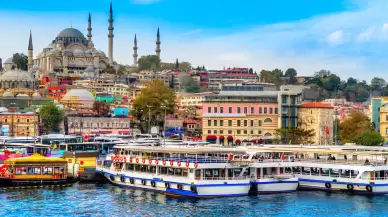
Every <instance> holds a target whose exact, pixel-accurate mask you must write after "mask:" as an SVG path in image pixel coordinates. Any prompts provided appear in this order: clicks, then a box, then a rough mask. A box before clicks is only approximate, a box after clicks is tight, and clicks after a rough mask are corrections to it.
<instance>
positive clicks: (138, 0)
mask: <svg viewBox="0 0 388 217" xmlns="http://www.w3.org/2000/svg"><path fill="white" fill-rule="evenodd" d="M160 1H161V0H132V3H133V4H139V5H149V4H154V3H157V2H160Z"/></svg>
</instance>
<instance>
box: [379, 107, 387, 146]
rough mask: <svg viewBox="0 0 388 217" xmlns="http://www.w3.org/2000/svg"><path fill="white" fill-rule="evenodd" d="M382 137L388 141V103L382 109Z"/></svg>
mask: <svg viewBox="0 0 388 217" xmlns="http://www.w3.org/2000/svg"><path fill="white" fill-rule="evenodd" d="M379 120H380V135H381V136H382V137H384V139H385V140H386V141H388V103H385V104H384V105H382V106H381V107H380V118H379Z"/></svg>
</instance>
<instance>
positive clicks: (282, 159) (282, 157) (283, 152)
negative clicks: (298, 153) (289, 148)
mask: <svg viewBox="0 0 388 217" xmlns="http://www.w3.org/2000/svg"><path fill="white" fill-rule="evenodd" d="M282 160H284V152H283V153H282Z"/></svg>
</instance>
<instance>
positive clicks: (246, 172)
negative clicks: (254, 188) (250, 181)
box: [243, 168, 251, 176]
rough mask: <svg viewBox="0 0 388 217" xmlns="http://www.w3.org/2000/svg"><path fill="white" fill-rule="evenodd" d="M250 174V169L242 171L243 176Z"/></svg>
mask: <svg viewBox="0 0 388 217" xmlns="http://www.w3.org/2000/svg"><path fill="white" fill-rule="evenodd" d="M250 173H251V172H250V168H247V169H246V170H245V171H244V174H243V176H249V174H250Z"/></svg>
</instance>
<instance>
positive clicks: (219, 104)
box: [202, 91, 278, 144]
mask: <svg viewBox="0 0 388 217" xmlns="http://www.w3.org/2000/svg"><path fill="white" fill-rule="evenodd" d="M277 99H278V93H277V92H276V91H221V92H220V93H219V94H218V95H214V96H205V101H204V103H203V109H202V113H203V115H202V137H203V141H208V142H211V143H218V144H241V143H243V142H244V141H251V140H256V139H263V140H268V141H270V140H272V139H274V137H273V135H274V133H275V131H276V129H277V128H278V103H277Z"/></svg>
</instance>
